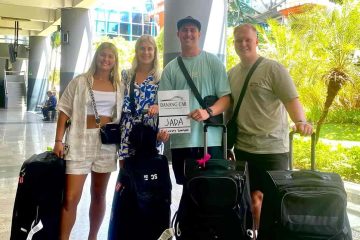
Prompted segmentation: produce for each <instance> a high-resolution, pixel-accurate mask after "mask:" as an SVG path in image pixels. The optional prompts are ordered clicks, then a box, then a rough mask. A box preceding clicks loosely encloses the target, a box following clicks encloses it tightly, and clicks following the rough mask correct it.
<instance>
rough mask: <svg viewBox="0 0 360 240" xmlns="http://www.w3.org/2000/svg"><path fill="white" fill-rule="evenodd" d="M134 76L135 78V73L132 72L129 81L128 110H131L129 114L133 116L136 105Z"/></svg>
mask: <svg viewBox="0 0 360 240" xmlns="http://www.w3.org/2000/svg"><path fill="white" fill-rule="evenodd" d="M135 78H136V73H134V75H133V77H132V78H131V82H130V93H129V96H130V110H131V114H132V115H133V116H135V114H136V105H135Z"/></svg>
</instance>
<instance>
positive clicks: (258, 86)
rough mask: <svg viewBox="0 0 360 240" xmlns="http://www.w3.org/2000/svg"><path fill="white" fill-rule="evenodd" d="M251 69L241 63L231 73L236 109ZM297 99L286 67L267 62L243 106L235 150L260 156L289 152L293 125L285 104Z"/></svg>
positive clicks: (254, 78)
mask: <svg viewBox="0 0 360 240" xmlns="http://www.w3.org/2000/svg"><path fill="white" fill-rule="evenodd" d="M250 67H251V66H250ZM250 67H248V68H246V67H244V66H243V65H242V64H241V63H239V64H238V65H236V66H235V67H233V68H232V69H230V70H229V72H228V77H229V80H230V87H231V91H232V93H231V94H232V98H233V100H234V104H233V107H234V108H235V105H236V103H237V101H238V98H239V95H240V91H241V89H242V87H243V84H244V81H245V77H246V75H247V73H248V72H249V70H250ZM297 97H298V93H297V91H296V88H295V85H294V82H293V81H292V79H291V77H290V75H289V73H288V71H287V70H286V69H285V67H284V66H282V65H281V64H279V63H277V62H276V61H273V60H270V59H266V58H265V59H264V60H263V61H262V62H261V63H260V64H259V66H258V67H257V68H256V70H255V72H254V73H253V75H252V77H251V79H250V82H249V85H248V88H247V90H246V93H245V96H244V99H243V102H242V104H241V107H240V111H239V114H238V118H237V125H238V135H237V139H236V144H235V148H237V149H240V150H243V151H246V152H250V153H257V154H268V153H284V152H288V151H289V121H288V114H287V112H286V109H285V106H284V104H283V103H286V102H289V101H290V100H292V99H294V98H297Z"/></svg>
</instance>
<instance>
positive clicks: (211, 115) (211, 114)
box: [206, 107, 214, 117]
mask: <svg viewBox="0 0 360 240" xmlns="http://www.w3.org/2000/svg"><path fill="white" fill-rule="evenodd" d="M206 111H207V113H208V114H209V116H210V117H213V116H214V112H213V110H212V109H211V108H209V107H207V108H206Z"/></svg>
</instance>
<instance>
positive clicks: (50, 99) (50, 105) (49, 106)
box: [41, 91, 57, 121]
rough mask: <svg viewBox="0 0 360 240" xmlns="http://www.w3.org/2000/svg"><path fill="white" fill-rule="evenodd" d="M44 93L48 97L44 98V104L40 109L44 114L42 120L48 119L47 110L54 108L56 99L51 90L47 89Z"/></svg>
mask: <svg viewBox="0 0 360 240" xmlns="http://www.w3.org/2000/svg"><path fill="white" fill-rule="evenodd" d="M46 95H47V96H48V99H47V100H46V102H45V104H44V106H43V107H42V109H41V111H42V113H43V115H44V119H43V120H44V121H49V120H50V118H49V111H54V110H55V108H56V104H57V100H56V97H55V95H53V93H52V92H51V91H47V92H46Z"/></svg>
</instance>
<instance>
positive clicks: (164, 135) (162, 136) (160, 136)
mask: <svg viewBox="0 0 360 240" xmlns="http://www.w3.org/2000/svg"><path fill="white" fill-rule="evenodd" d="M169 138H170V134H169V133H168V132H167V131H166V130H160V131H159V132H158V133H157V140H158V141H161V142H167V141H168V140H169Z"/></svg>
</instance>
